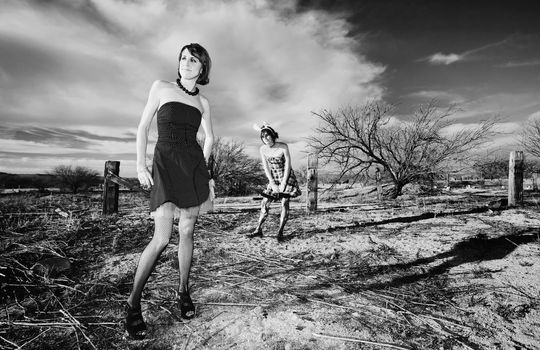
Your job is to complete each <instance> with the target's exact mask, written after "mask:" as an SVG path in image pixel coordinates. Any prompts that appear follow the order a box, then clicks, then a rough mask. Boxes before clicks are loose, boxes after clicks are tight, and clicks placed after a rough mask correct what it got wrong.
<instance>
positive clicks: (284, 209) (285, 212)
mask: <svg viewBox="0 0 540 350" xmlns="http://www.w3.org/2000/svg"><path fill="white" fill-rule="evenodd" d="M289 206H290V204H289V198H283V199H282V200H281V216H280V218H279V231H278V238H281V237H283V230H284V229H285V224H286V223H287V220H288V219H289Z"/></svg>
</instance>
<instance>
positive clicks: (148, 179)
mask: <svg viewBox="0 0 540 350" xmlns="http://www.w3.org/2000/svg"><path fill="white" fill-rule="evenodd" d="M137 178H138V179H139V183H140V184H141V187H142V188H143V189H145V190H148V189H150V187H152V186H153V185H154V180H153V179H152V174H150V171H149V170H148V168H147V167H144V168H142V169H140V170H137Z"/></svg>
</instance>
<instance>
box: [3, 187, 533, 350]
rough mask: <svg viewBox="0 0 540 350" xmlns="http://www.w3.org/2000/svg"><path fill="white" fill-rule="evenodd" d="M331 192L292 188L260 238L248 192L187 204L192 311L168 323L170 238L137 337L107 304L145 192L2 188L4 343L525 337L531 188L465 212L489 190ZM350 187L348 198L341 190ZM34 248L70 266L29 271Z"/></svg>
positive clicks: (138, 229)
mask: <svg viewBox="0 0 540 350" xmlns="http://www.w3.org/2000/svg"><path fill="white" fill-rule="evenodd" d="M334 191H336V192H334V193H333V194H332V195H330V196H329V198H334V196H335V197H336V198H339V197H345V198H346V200H343V201H342V202H340V203H339V204H346V203H345V202H348V204H349V205H350V206H349V207H346V206H341V207H339V208H333V209H331V208H327V209H325V210H321V211H320V212H318V213H315V214H309V215H308V214H305V213H304V212H303V210H302V209H301V207H302V204H301V202H297V203H295V205H294V206H293V211H292V213H291V218H290V221H289V224H288V226H287V228H288V229H287V232H286V233H288V234H289V236H288V240H287V241H286V242H284V243H278V242H277V241H275V238H274V233H273V232H274V231H275V230H277V221H278V216H277V213H278V208H273V212H272V213H273V214H272V215H271V217H270V218H269V220H268V223H267V225H266V226H265V237H264V238H263V239H255V240H248V239H246V238H245V237H244V235H243V234H245V233H248V232H250V231H251V230H252V229H253V227H254V225H255V223H256V219H257V214H254V212H253V210H252V209H253V208H255V207H256V202H254V201H253V200H252V199H251V198H244V199H236V200H228V201H225V200H223V199H222V200H220V203H224V202H227V203H229V204H231V207H227V203H225V204H220V209H222V213H215V214H209V215H204V216H202V217H201V218H200V220H199V222H198V223H197V228H196V247H195V256H194V262H193V269H192V279H191V290H192V296H193V298H194V301H195V303H196V306H197V317H196V318H195V319H193V320H191V321H189V322H183V321H182V320H181V319H180V318H179V314H180V312H179V310H178V308H177V306H176V304H175V300H176V297H177V293H176V286H177V259H176V249H175V247H176V243H177V237H175V238H173V239H172V241H171V244H170V245H169V247H168V248H167V249H166V250H165V252H164V253H163V255H162V257H161V259H160V261H159V263H158V265H157V266H156V271H155V273H154V274H153V275H152V276H151V278H150V280H149V282H148V285H147V288H146V289H145V293H144V295H143V297H144V304H143V314H144V316H145V319H146V321H147V323H148V324H149V327H150V328H149V337H148V339H147V340H144V341H131V340H128V339H125V338H124V337H123V333H124V332H123V328H122V321H123V316H124V315H123V310H122V303H123V301H124V300H125V299H126V298H127V295H128V293H129V290H130V288H131V282H132V277H133V272H134V269H135V266H136V262H137V259H138V255H139V254H140V252H141V251H142V249H143V247H144V245H145V244H146V243H147V242H148V240H149V239H150V237H151V235H152V221H151V220H150V218H149V217H148V215H147V214H146V213H145V209H144V208H145V203H146V198H144V196H143V195H138V194H133V193H123V194H121V203H120V208H121V211H120V213H119V214H118V215H110V216H102V215H100V210H101V203H100V198H99V195H93V196H88V195H87V196H85V195H79V196H75V197H73V196H71V195H58V194H55V195H53V196H42V197H39V196H36V195H31V194H28V195H19V196H15V195H14V196H4V197H2V198H0V215H1V219H0V231H1V232H3V233H2V237H1V238H2V240H1V242H0V245H1V246H0V248H1V251H2V255H1V256H0V274H1V275H0V280H1V283H2V286H1V295H2V297H1V298H2V299H1V302H2V310H1V311H0V344H1V346H3V347H5V348H6V349H18V348H22V349H60V348H63V349H262V348H265V349H430V350H431V349H517V348H520V349H535V348H538V347H539V346H540V345H539V344H540V336H538V333H537V331H536V330H535V329H537V328H538V326H540V321H539V320H540V317H539V316H540V306H539V301H540V292H539V289H540V287H539V285H538V283H537V276H538V275H539V272H540V245H539V238H538V229H539V227H540V220H538V219H537V217H538V212H539V208H538V206H537V205H536V204H534V203H537V202H533V201H531V203H533V204H531V205H526V206H524V207H522V208H519V209H509V210H497V209H493V210H487V209H486V210H482V211H474V210H472V209H474V208H485V204H486V203H487V202H488V201H489V200H490V199H489V198H485V197H482V196H479V195H478V194H476V195H473V194H471V193H458V194H456V193H454V194H448V195H445V196H436V197H435V196H434V197H405V199H401V200H399V201H394V202H385V203H378V202H374V201H373V198H372V197H369V196H368V195H365V194H362V191H358V189H346V188H343V189H336V190H334ZM351 191H356V192H355V193H356V196H355V195H351V193H352V192H351ZM343 195H345V196H343ZM359 198H362V202H361V203H359V204H358V205H352V204H354V203H355V201H356V202H358V201H359ZM491 199H493V198H491ZM332 200H335V199H332ZM233 204H242V205H244V207H243V209H242V210H241V209H238V208H237V207H235V206H234V205H233ZM321 204H324V203H321ZM245 206H248V207H253V208H251V209H250V208H246V207H245ZM322 206H323V207H324V205H322ZM58 208H60V209H61V212H64V213H67V217H63V216H61V215H60V214H59V213H58V212H57V211H56V209H58ZM248 209H250V210H248ZM426 213H428V214H430V215H426ZM431 214H433V215H431ZM46 257H64V258H67V259H68V260H69V261H70V262H71V266H70V268H69V270H67V271H65V272H63V273H59V272H57V271H54V270H49V271H45V273H44V272H43V270H36V268H35V266H34V265H35V263H36V262H37V261H39V260H40V259H43V258H46Z"/></svg>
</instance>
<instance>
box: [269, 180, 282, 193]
mask: <svg viewBox="0 0 540 350" xmlns="http://www.w3.org/2000/svg"><path fill="white" fill-rule="evenodd" d="M270 187H271V188H272V192H275V193H279V192H280V191H279V186H278V185H277V184H276V183H275V182H273V181H272V182H270Z"/></svg>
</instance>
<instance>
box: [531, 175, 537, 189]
mask: <svg viewBox="0 0 540 350" xmlns="http://www.w3.org/2000/svg"><path fill="white" fill-rule="evenodd" d="M532 189H533V191H534V192H538V173H533V174H532Z"/></svg>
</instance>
